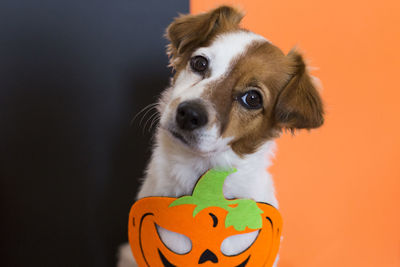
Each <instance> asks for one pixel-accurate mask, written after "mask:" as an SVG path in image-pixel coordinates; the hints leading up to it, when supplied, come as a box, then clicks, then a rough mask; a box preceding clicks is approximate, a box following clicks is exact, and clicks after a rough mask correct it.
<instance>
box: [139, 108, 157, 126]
mask: <svg viewBox="0 0 400 267" xmlns="http://www.w3.org/2000/svg"><path fill="white" fill-rule="evenodd" d="M154 109H156V110H157V108H156V106H152V107H150V108H149V109H147V111H146V112H145V113H144V114H143V115H142V118H141V119H140V122H139V126H140V127H141V126H142V122H143V120H144V119H145V118H146V116H147V114H149V112H152V111H153V110H154Z"/></svg>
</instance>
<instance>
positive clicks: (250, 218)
mask: <svg viewBox="0 0 400 267" xmlns="http://www.w3.org/2000/svg"><path fill="white" fill-rule="evenodd" d="M234 172H236V169H233V170H230V171H220V170H215V169H211V170H209V171H208V172H206V173H205V174H204V175H203V176H202V177H201V178H200V179H199V181H198V182H197V184H196V186H195V188H194V190H193V194H192V195H191V196H183V197H180V198H178V199H177V200H175V201H174V202H172V203H171V204H170V205H169V207H174V206H179V205H187V204H192V205H195V206H196V207H195V209H194V210H193V217H195V216H196V215H197V214H198V213H199V212H200V211H202V210H203V209H206V208H209V207H220V208H222V209H225V210H226V211H227V212H228V214H227V216H226V219H225V227H229V226H231V225H232V226H233V227H234V228H235V229H236V230H238V231H243V230H245V229H246V227H248V228H250V229H260V228H261V227H262V217H261V214H262V213H263V211H262V210H261V209H260V208H259V207H258V206H257V203H256V202H255V201H254V200H251V199H234V200H228V199H226V198H225V196H224V193H223V187H224V183H225V179H226V178H227V177H228V176H229V175H230V174H232V173H234ZM232 205H235V206H234V207H232Z"/></svg>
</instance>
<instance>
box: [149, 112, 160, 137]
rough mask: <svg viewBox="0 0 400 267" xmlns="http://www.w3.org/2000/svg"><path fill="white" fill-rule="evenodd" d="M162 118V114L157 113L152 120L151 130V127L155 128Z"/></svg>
mask: <svg viewBox="0 0 400 267" xmlns="http://www.w3.org/2000/svg"><path fill="white" fill-rule="evenodd" d="M159 120H160V114H158V113H157V116H155V117H154V118H153V119H152V120H151V124H150V128H149V132H151V129H153V126H156V125H157V123H158V122H159Z"/></svg>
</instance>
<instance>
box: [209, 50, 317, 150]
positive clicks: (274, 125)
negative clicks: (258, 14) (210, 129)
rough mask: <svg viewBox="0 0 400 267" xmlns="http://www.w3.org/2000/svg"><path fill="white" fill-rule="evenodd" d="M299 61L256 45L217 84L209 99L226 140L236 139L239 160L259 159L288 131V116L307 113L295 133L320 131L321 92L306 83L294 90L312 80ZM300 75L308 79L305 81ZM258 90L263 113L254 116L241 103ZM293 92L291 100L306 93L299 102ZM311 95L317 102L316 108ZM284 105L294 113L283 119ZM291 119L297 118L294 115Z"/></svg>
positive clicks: (233, 142)
mask: <svg viewBox="0 0 400 267" xmlns="http://www.w3.org/2000/svg"><path fill="white" fill-rule="evenodd" d="M296 60H297V61H296ZM298 60H299V58H298V57H295V58H293V55H292V54H290V55H288V56H285V55H284V54H283V53H282V52H281V50H280V49H278V48H277V47H275V46H274V45H272V44H270V43H267V42H255V43H254V44H252V45H251V46H250V47H248V49H247V51H246V52H245V53H243V55H242V56H240V57H239V58H237V59H236V60H234V62H232V64H231V67H230V73H229V74H228V75H227V76H226V77H225V78H224V79H221V80H220V81H218V82H216V83H214V84H212V85H211V86H210V87H209V88H208V90H207V92H205V94H204V95H203V97H207V98H209V100H210V101H211V102H212V103H213V104H214V107H215V109H216V113H217V119H218V120H217V121H218V122H219V124H220V129H221V135H222V137H234V139H233V140H232V142H231V146H232V149H233V150H234V151H235V152H236V153H237V154H239V155H245V154H250V153H253V152H255V151H256V150H257V148H258V147H259V146H260V145H262V144H264V143H265V142H266V141H267V140H269V139H272V138H273V137H276V136H278V135H279V133H280V131H281V129H282V127H286V126H284V125H283V124H282V121H281V120H280V118H279V116H282V115H283V114H284V112H290V111H291V110H299V112H300V111H302V112H303V111H304V112H303V113H301V114H302V116H299V118H300V119H301V121H300V122H298V124H292V125H293V126H294V127H295V128H300V127H301V126H313V125H315V126H317V124H318V123H317V124H313V123H314V122H315V121H317V120H318V118H317V117H316V115H315V114H321V116H322V113H321V112H322V111H321V110H322V104H321V100H320V98H319V95H318V93H317V91H316V90H315V88H314V87H313V86H312V84H311V83H310V84H307V85H304V83H303V85H302V86H300V87H297V88H293V84H294V83H295V84H296V85H299V82H296V80H297V79H304V80H307V79H309V76H308V75H307V74H306V73H305V72H304V71H303V72H302V70H299V69H298V68H299V67H302V65H301V64H299V62H298ZM300 73H302V74H300ZM298 75H306V77H302V78H299V77H298ZM252 88H258V90H259V91H260V92H261V93H262V96H263V108H262V109H259V110H249V109H246V108H245V107H243V106H242V105H241V104H240V103H239V102H238V101H236V99H237V97H238V96H239V95H241V94H242V93H244V92H246V91H248V90H251V89H252ZM287 90H289V92H290V93H291V94H295V92H297V90H300V92H299V93H298V95H295V96H293V95H291V94H290V95H289V96H287V95H286V92H287ZM293 91H295V92H293ZM310 94H311V95H312V97H313V98H312V99H314V100H313V101H312V102H311V103H310ZM282 96H284V98H282ZM292 97H294V99H295V100H293V98H292ZM288 101H289V102H288ZM290 101H292V102H290ZM293 101H298V102H293ZM284 103H289V106H290V105H293V106H291V110H289V111H285V110H284V109H278V110H279V112H280V113H279V116H277V112H278V111H277V107H283V106H284ZM319 104H321V105H319ZM309 115H311V117H310V116H309ZM285 118H286V117H285ZM288 118H294V117H293V116H292V115H289V117H288ZM321 118H322V117H321ZM309 121H311V122H309ZM295 122H297V121H296V120H295V119H294V120H293V122H292V123H295ZM306 122H307V123H306ZM318 122H319V121H318ZM287 125H288V126H289V124H287ZM306 128H307V127H306ZM308 128H311V127H308Z"/></svg>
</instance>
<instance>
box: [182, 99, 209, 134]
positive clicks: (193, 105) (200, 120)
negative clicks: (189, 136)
mask: <svg viewBox="0 0 400 267" xmlns="http://www.w3.org/2000/svg"><path fill="white" fill-rule="evenodd" d="M207 122H208V117H207V111H206V109H205V108H204V106H203V105H202V104H201V103H199V102H197V101H185V102H182V103H180V104H179V106H178V110H177V112H176V123H177V124H178V126H179V128H181V129H182V130H188V131H192V130H194V129H197V128H200V127H201V126H203V125H206V124H207Z"/></svg>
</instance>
